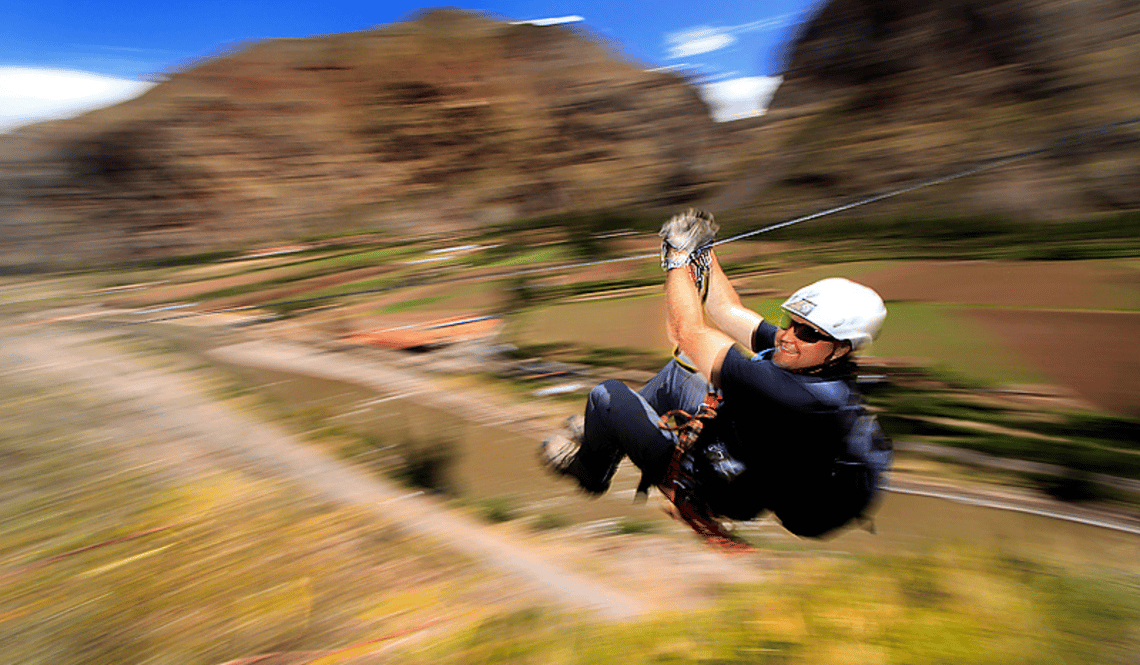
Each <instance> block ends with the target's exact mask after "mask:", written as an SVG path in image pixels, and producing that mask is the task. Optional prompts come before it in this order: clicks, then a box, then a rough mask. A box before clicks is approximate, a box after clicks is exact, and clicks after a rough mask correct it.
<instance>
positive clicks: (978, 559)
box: [403, 548, 1140, 665]
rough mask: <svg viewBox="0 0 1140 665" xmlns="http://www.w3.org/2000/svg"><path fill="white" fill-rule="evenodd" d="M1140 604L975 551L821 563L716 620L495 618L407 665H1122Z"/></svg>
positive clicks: (664, 613)
mask: <svg viewBox="0 0 1140 665" xmlns="http://www.w3.org/2000/svg"><path fill="white" fill-rule="evenodd" d="M662 583H665V584H668V580H662ZM1135 591H1136V587H1135V582H1134V581H1133V580H1131V579H1129V578H1127V577H1125V576H1116V575H1111V574H1105V575H1100V576H1092V575H1089V574H1087V573H1084V572H1080V571H1076V572H1075V571H1070V570H1065V569H1062V568H1057V567H1052V566H1048V565H1044V564H1041V563H1038V562H1035V561H1032V560H1028V559H1024V558H1018V557H1012V556H1007V555H1002V554H1000V553H988V552H979V551H970V550H965V549H954V548H940V549H935V550H933V551H931V552H929V553H925V554H918V555H901V556H893V557H878V558H857V559H853V560H825V559H824V560H814V561H810V562H805V563H801V564H798V565H794V566H791V567H790V568H787V569H782V570H780V571H779V574H778V575H774V576H773V577H772V578H771V579H769V580H768V581H766V582H765V583H764V584H761V585H755V586H748V585H745V586H738V587H730V588H727V589H723V598H722V600H721V601H720V602H719V604H718V605H717V607H716V608H715V609H712V610H687V611H680V610H678V609H677V608H668V607H663V608H659V610H658V612H657V613H656V616H655V617H654V618H652V619H650V620H647V621H642V622H637V623H634V624H631V625H626V626H609V627H606V626H599V625H596V624H589V623H584V622H582V621H574V622H571V623H569V624H567V622H566V621H565V620H564V619H562V618H561V617H557V616H551V615H549V614H545V613H543V612H541V611H538V610H527V611H520V612H515V613H511V614H506V615H498V616H496V617H494V618H492V619H488V620H486V621H484V622H482V623H480V624H479V625H476V626H474V627H472V628H470V629H468V630H466V631H463V632H461V633H457V634H453V635H451V636H449V637H448V638H447V639H443V640H439V641H438V642H437V643H436V644H435V645H433V646H432V647H431V648H427V649H425V650H423V651H420V652H418V653H416V654H410V655H409V657H408V658H407V659H405V660H404V661H403V662H408V663H416V664H418V663H442V664H451V663H499V662H509V663H520V664H522V663H525V664H534V665H539V664H542V665H547V664H549V665H570V664H574V665H578V664H582V665H587V664H590V665H592V664H600V663H611V662H615V659H620V662H622V663H631V664H634V665H640V664H647V665H648V664H662V663H669V664H673V665H688V664H692V665H698V664H699V665H711V664H714V663H715V664H725V665H728V664H736V663H739V664H745V663H811V664H813V665H815V664H818V665H829V664H832V663H955V664H959V663H966V664H985V663H994V664H1002V665H1004V664H1006V663H1068V662H1074V663H1075V662H1080V663H1119V664H1121V665H1123V664H1124V663H1129V662H1131V658H1132V657H1133V656H1134V655H1135V653H1136V649H1137V648H1140V635H1138V634H1137V632H1136V631H1135V629H1134V626H1135V622H1136V621H1137V619H1138V618H1140V600H1138V599H1140V596H1138V595H1137V594H1136V592H1135Z"/></svg>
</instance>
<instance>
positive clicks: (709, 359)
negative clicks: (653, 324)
mask: <svg viewBox="0 0 1140 665" xmlns="http://www.w3.org/2000/svg"><path fill="white" fill-rule="evenodd" d="M722 276H723V273H722ZM665 309H666V322H667V325H668V328H669V338H670V339H671V340H673V342H674V343H676V344H677V346H678V347H679V348H680V349H681V352H682V353H684V354H685V355H686V356H688V357H689V359H690V360H692V361H693V364H694V365H696V367H697V370H698V371H699V372H700V373H701V375H702V376H704V377H705V379H706V380H708V381H709V382H710V383H712V384H713V385H714V386H719V385H720V366H721V363H723V362H724V356H725V354H727V353H728V349H729V348H730V347H731V346H732V344H733V340H732V338H731V337H729V336H728V335H726V334H725V333H723V332H721V331H720V330H717V329H716V328H712V327H710V326H709V325H708V324H707V323H705V318H704V315H703V314H702V313H701V296H700V294H699V293H697V287H696V285H695V284H693V280H692V277H690V275H689V269H688V268H687V267H683V268H674V269H673V270H670V271H669V272H668V273H667V274H666V275H665ZM749 334H751V331H749Z"/></svg>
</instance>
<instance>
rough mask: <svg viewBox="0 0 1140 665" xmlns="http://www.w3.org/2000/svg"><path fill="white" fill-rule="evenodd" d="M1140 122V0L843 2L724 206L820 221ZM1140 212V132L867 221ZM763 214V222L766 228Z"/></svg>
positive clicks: (988, 176) (797, 50)
mask: <svg viewBox="0 0 1140 665" xmlns="http://www.w3.org/2000/svg"><path fill="white" fill-rule="evenodd" d="M1127 119H1131V120H1140V2H1137V0H925V1H922V2H919V1H916V0H831V1H830V2H828V3H827V4H826V5H825V6H824V7H823V8H822V9H821V10H820V11H819V12H818V14H817V15H816V16H814V17H813V19H812V20H811V21H810V22H809V23H808V24H807V25H805V26H804V28H803V29H802V31H801V33H800V34H799V36H798V38H797V39H796V41H795V43H794V44H793V46H792V48H791V50H790V52H789V58H788V68H787V70H786V72H785V75H784V82H783V84H782V85H781V86H780V89H779V90H778V91H777V93H776V95H775V97H774V99H773V100H772V104H771V107H770V110H769V113H768V114H767V116H766V117H765V118H764V120H763V122H762V123H759V124H758V125H757V126H754V127H751V128H748V129H746V130H744V131H745V133H746V134H747V135H748V136H749V139H748V140H747V144H748V145H749V148H748V152H749V153H750V157H751V160H752V161H751V163H750V164H749V166H748V167H747V168H746V169H744V170H743V171H742V172H740V173H739V174H738V175H737V177H736V178H734V179H733V181H732V184H731V186H729V187H727V188H725V189H724V190H723V191H722V192H721V194H720V197H719V201H720V203H721V204H722V207H731V206H735V205H739V206H743V207H745V208H746V209H751V210H753V211H754V212H755V214H772V211H795V210H803V209H805V208H807V209H811V206H812V205H818V203H816V202H823V201H830V200H833V199H836V198H840V197H849V196H855V195H864V194H869V193H873V192H876V191H881V190H884V189H888V188H890V187H892V186H895V185H898V184H899V183H902V182H907V181H910V180H913V179H918V178H927V177H932V176H937V175H943V174H945V173H947V172H949V171H953V170H954V169H955V168H956V167H959V166H961V165H963V164H969V163H971V162H975V161H977V160H982V159H985V158H990V157H994V156H998V155H1003V154H1007V153H1011V152H1019V151H1024V150H1028V149H1033V148H1036V147H1039V146H1042V145H1047V144H1050V143H1052V142H1054V141H1056V140H1057V139H1058V138H1061V137H1064V136H1068V135H1070V134H1072V133H1073V132H1079V131H1081V130H1084V129H1087V128H1092V127H1099V126H1102V125H1105V124H1108V123H1115V122H1118V121H1122V120H1127ZM1136 208H1140V122H1133V123H1132V124H1130V125H1128V126H1125V127H1121V128H1118V129H1116V130H1113V131H1109V132H1105V133H1102V134H1100V135H1098V136H1095V137H1090V138H1087V139H1083V140H1081V141H1079V142H1077V143H1072V144H1067V145H1065V146H1063V147H1062V148H1059V149H1057V150H1054V151H1051V152H1049V153H1046V154H1045V155H1043V156H1041V157H1038V158H1033V159H1029V160H1025V161H1023V162H1019V163H1017V164H1014V165H1011V166H1008V167H1003V168H1002V169H1000V170H995V171H991V172H988V173H985V174H982V175H978V176H971V177H970V178H968V179H963V180H960V181H956V182H953V183H949V184H946V185H939V186H938V187H932V188H930V189H926V190H923V191H921V192H916V193H915V194H908V195H907V196H906V197H900V198H899V199H896V200H893V201H890V202H885V203H883V204H876V206H875V208H874V209H863V213H862V214H900V213H902V214H913V215H925V216H928V217H937V216H943V215H949V216H952V215H988V216H999V217H1003V218H1013V219H1026V220H1063V219H1066V218H1071V217H1073V216H1082V215H1090V214H1097V213H1105V212H1113V211H1119V210H1131V209H1136ZM761 211H763V212H761Z"/></svg>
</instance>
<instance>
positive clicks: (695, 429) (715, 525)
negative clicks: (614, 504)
mask: <svg viewBox="0 0 1140 665" xmlns="http://www.w3.org/2000/svg"><path fill="white" fill-rule="evenodd" d="M720 403H721V398H720V396H719V395H717V394H716V393H715V392H712V391H710V392H709V393H708V394H707V395H705V401H704V403H703V404H701V408H700V410H699V411H697V414H696V415H691V414H689V413H687V412H685V411H683V410H681V409H675V410H673V411H670V412H668V413H666V414H665V415H663V416H661V422H660V427H661V428H662V429H666V430H669V431H671V432H676V433H677V446H676V447H675V448H674V449H673V458H672V460H670V462H669V468H668V469H667V470H666V472H665V477H664V478H662V479H661V481H660V482H658V483H657V489H658V490H660V492H661V494H662V496H664V497H665V498H666V499H668V500H669V503H670V504H671V506H670V509H669V510H668V511H667V512H668V513H669V514H670V515H671V516H672V517H673V518H674V519H679V520H681V521H683V522H685V523H686V524H688V525H689V527H690V528H691V529H692V530H693V531H695V532H696V533H697V535H699V536H700V537H701V539H703V540H704V541H705V543H707V544H709V545H713V546H715V547H717V548H719V549H722V550H725V551H727V552H735V553H743V552H753V551H755V550H754V548H753V547H752V546H751V545H748V544H747V543H745V542H744V541H742V540H740V539H739V538H738V537H736V536H734V535H733V534H732V533H730V532H729V531H728V530H726V529H725V527H724V525H723V524H722V523H721V522H720V520H718V519H716V517H715V516H714V515H713V514H712V512H711V511H710V510H709V507H708V504H707V503H706V502H705V500H704V499H703V498H701V496H700V495H699V494H698V492H697V481H696V479H695V478H694V477H693V475H692V473H690V472H689V470H688V468H689V466H688V465H687V464H685V458H686V457H687V456H688V455H689V454H690V451H691V450H692V449H693V447H694V445H695V444H696V442H697V439H698V438H700V435H701V431H702V430H704V427H705V423H706V422H709V421H711V420H713V419H714V418H716V415H717V414H716V411H717V408H719V407H720ZM670 418H672V419H673V420H674V422H675V423H676V424H675V425H670V424H669V419H670ZM650 484H651V483H650V481H649V480H647V479H646V478H645V476H644V475H643V476H642V478H641V484H640V485H639V486H638V488H637V497H636V499H637V500H641V501H644V500H645V497H646V496H647V494H648V491H649V485H650Z"/></svg>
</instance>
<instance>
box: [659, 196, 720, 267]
mask: <svg viewBox="0 0 1140 665" xmlns="http://www.w3.org/2000/svg"><path fill="white" fill-rule="evenodd" d="M719 229H720V226H718V225H717V223H716V222H715V221H713V216H712V213H708V212H705V211H703V210H694V209H693V208H690V209H688V210H686V211H685V212H683V213H681V214H679V215H674V216H673V217H671V218H670V219H669V221H667V222H665V223H664V224H662V225H661V230H660V231H659V232H658V233H657V235H658V236H660V237H661V268H662V269H664V270H672V269H673V268H680V267H682V266H686V265H689V264H690V263H693V262H694V259H696V260H697V261H703V263H704V265H705V269H706V271H707V265H708V256H707V254H708V245H709V243H711V242H712V240H713V238H715V237H716V232H717V231H718V230H719ZM702 254H704V256H703V257H702ZM698 272H700V271H698Z"/></svg>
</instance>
